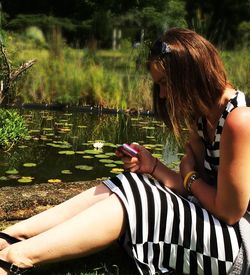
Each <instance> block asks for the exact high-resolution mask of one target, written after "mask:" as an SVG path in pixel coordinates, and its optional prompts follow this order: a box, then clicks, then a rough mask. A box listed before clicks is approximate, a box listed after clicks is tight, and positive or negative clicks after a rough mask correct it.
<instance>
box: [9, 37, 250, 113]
mask: <svg viewBox="0 0 250 275" xmlns="http://www.w3.org/2000/svg"><path fill="white" fill-rule="evenodd" d="M6 42H7V43H6V45H7V50H8V54H9V57H10V59H11V60H12V64H13V65H17V64H20V63H22V62H24V61H27V60H29V59H32V58H36V59H37V64H35V65H34V67H33V68H32V69H31V70H30V71H29V72H28V73H27V74H26V75H25V77H24V78H22V81H19V82H18V83H17V85H16V87H15V89H16V94H17V100H20V101H21V102H25V103H27V102H37V103H64V104H74V105H85V104H90V105H100V106H103V107H110V108H122V109H126V108H132V109H133V108H135V109H138V108H139V109H143V110H145V109H151V81H150V79H149V76H148V74H147V72H146V71H145V69H144V65H143V62H142V60H143V58H141V59H140V58H138V56H140V55H143V49H140V48H137V49H133V48H132V47H131V46H130V45H127V46H124V47H123V48H122V50H120V51H112V50H106V51H105V50H97V51H94V50H91V49H90V50H88V49H72V48H69V47H67V46H66V45H64V43H63V41H62V40H60V39H58V38H57V39H56V40H54V41H52V42H51V43H50V44H47V45H45V46H44V45H37V44H34V42H32V41H31V40H27V39H25V40H24V39H23V40H22V39H20V37H19V38H18V37H17V36H16V35H10V34H9V35H7V36H6ZM221 54H222V58H223V60H224V62H225V66H226V69H227V72H228V75H229V79H230V80H231V82H232V83H233V84H234V85H235V87H237V88H239V89H240V90H242V91H244V92H247V93H250V80H249V75H248V74H249V71H250V53H249V51H247V49H246V48H245V49H244V48H241V49H239V50H236V51H231V52H229V51H224V52H223V51H222V52H221Z"/></svg>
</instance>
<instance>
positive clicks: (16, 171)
mask: <svg viewBox="0 0 250 275" xmlns="http://www.w3.org/2000/svg"><path fill="white" fill-rule="evenodd" d="M5 173H6V174H8V175H16V174H18V173H19V171H18V170H16V169H15V168H14V169H9V170H7V171H5Z"/></svg>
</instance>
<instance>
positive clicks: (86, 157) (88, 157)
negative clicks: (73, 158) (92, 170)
mask: <svg viewBox="0 0 250 275" xmlns="http://www.w3.org/2000/svg"><path fill="white" fill-rule="evenodd" d="M83 158H84V159H93V158H94V157H93V156H88V155H86V156H83Z"/></svg>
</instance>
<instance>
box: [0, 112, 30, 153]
mask: <svg viewBox="0 0 250 275" xmlns="http://www.w3.org/2000/svg"><path fill="white" fill-rule="evenodd" d="M27 134H28V129H27V128H26V126H25V122H24V120H23V118H22V117H21V116H20V115H19V114H18V113H17V112H16V111H14V110H5V109H0V146H1V147H2V148H4V149H6V148H8V147H10V146H12V145H13V144H15V143H16V142H17V141H18V140H20V139H24V138H25V136H26V135H27Z"/></svg>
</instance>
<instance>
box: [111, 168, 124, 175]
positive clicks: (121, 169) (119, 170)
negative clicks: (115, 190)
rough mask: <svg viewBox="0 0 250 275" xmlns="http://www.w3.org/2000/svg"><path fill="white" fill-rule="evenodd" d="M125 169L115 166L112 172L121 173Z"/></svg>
mask: <svg viewBox="0 0 250 275" xmlns="http://www.w3.org/2000/svg"><path fill="white" fill-rule="evenodd" d="M123 171H124V169H123V168H113V169H112V170H111V171H110V173H113V174H120V173H122V172H123Z"/></svg>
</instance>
